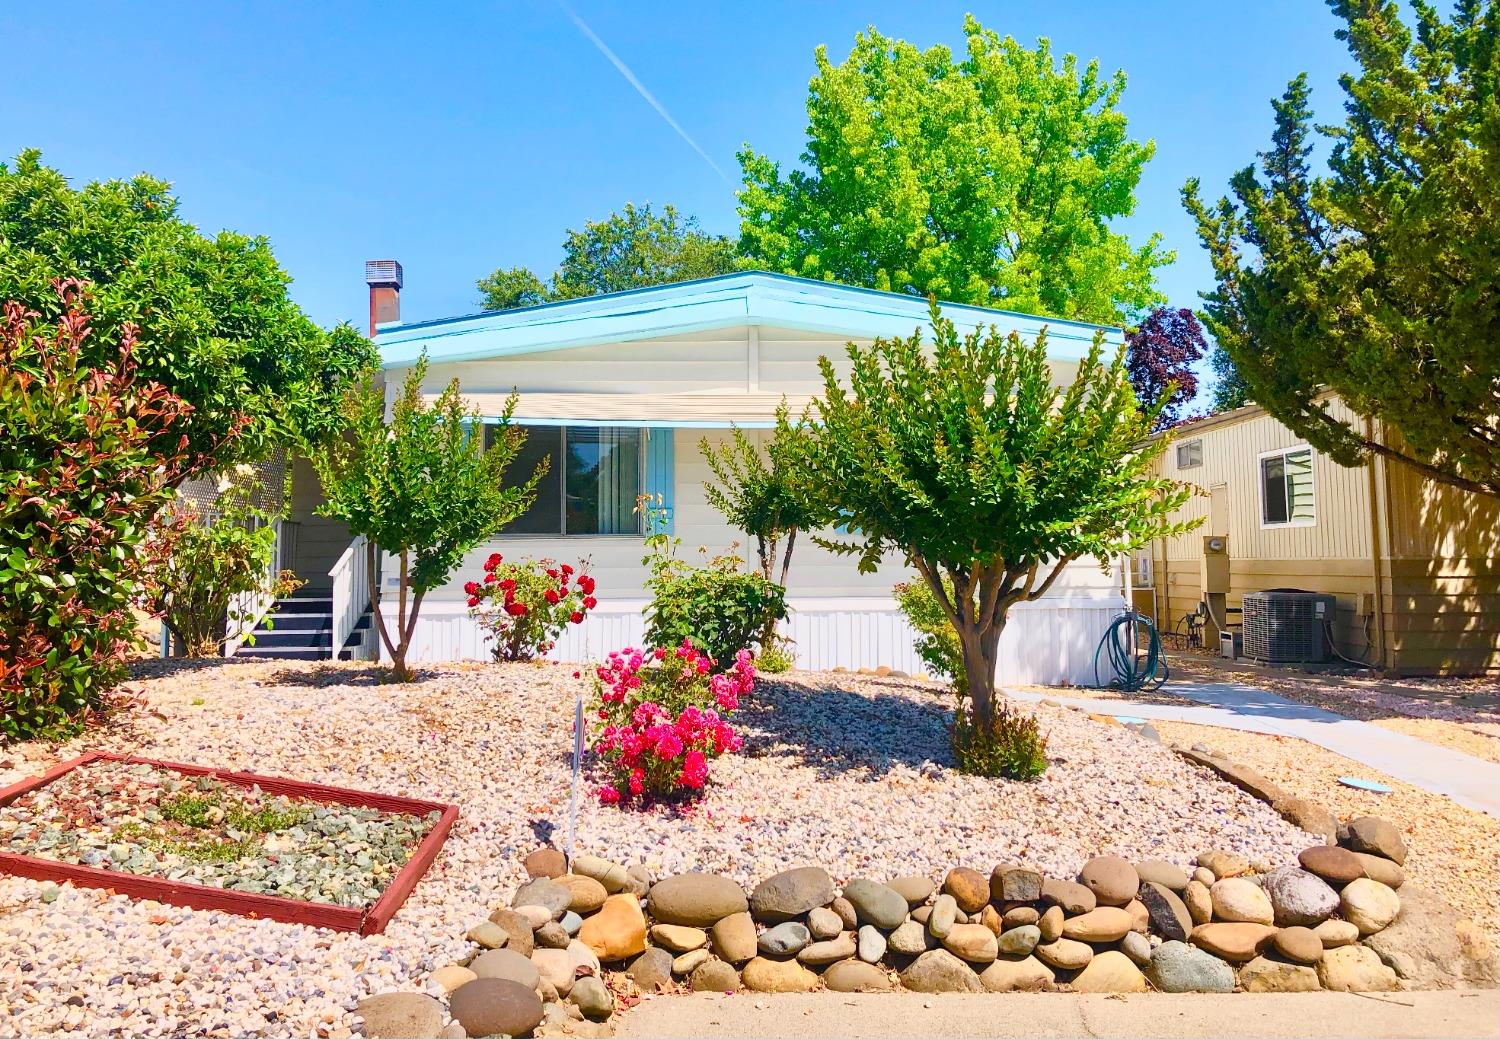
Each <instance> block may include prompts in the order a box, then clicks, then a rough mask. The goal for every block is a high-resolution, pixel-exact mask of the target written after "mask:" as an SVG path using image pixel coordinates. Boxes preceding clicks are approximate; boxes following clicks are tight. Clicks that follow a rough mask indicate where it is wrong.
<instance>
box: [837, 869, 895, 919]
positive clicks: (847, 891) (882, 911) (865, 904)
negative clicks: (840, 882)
mask: <svg viewBox="0 0 1500 1039" xmlns="http://www.w3.org/2000/svg"><path fill="white" fill-rule="evenodd" d="M844 897H845V898H847V899H848V900H849V904H850V905H852V906H854V912H855V915H856V916H857V917H858V918H859V922H860V923H862V924H874V925H875V926H876V927H878V928H880V929H881V930H882V931H889V930H892V929H894V928H897V927H900V926H901V922H902V921H903V920H905V919H906V910H907V905H906V899H905V898H903V897H902V896H901V893H900V892H899V891H896V890H894V889H892V888H889V887H886V886H885V885H884V884H877V883H876V882H875V881H873V880H867V879H866V878H864V877H856V878H855V879H854V880H851V881H849V883H847V884H845V885H844Z"/></svg>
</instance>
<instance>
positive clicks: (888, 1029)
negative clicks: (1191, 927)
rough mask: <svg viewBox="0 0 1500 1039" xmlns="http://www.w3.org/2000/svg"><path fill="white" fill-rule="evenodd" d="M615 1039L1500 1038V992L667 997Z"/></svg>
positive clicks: (626, 1019) (642, 1009)
mask: <svg viewBox="0 0 1500 1039" xmlns="http://www.w3.org/2000/svg"><path fill="white" fill-rule="evenodd" d="M615 1034H616V1035H618V1036H621V1037H632V1036H638V1037H644V1036H694V1037H697V1036H705V1035H711V1036H725V1037H729V1036H837V1037H847V1039H854V1037H861V1039H865V1037H868V1039H882V1037H887V1036H888V1037H890V1039H906V1037H933V1039H936V1037H944V1039H948V1037H951V1039H978V1037H992V1039H1060V1037H1074V1036H1090V1037H1092V1039H1154V1037H1157V1036H1172V1037H1174V1039H1190V1037H1194V1036H1214V1037H1215V1039H1252V1037H1253V1039H1281V1037H1300V1036H1309V1035H1315V1036H1318V1037H1319V1039H1336V1037H1340V1036H1350V1037H1354V1036H1358V1037H1362V1039H1397V1037H1402V1039H1427V1037H1434V1039H1436V1037H1439V1036H1442V1037H1463V1039H1469V1037H1493V1036H1496V1035H1497V1034H1500V993H1497V992H1496V991H1495V990H1493V989H1491V990H1488V991H1482V992H1394V993H1390V994H1382V995H1373V994H1371V995H1365V996H1361V995H1355V994H1352V993H1346V992H1305V993H1296V994H1264V995H1249V994H1247V993H1243V992H1242V993H1236V994H1232V995H1222V996H1209V995H1180V996H1173V995H1166V994H1163V993H1154V992H1153V993H1143V994H1140V995H1131V996H1103V995H1076V994H1067V993H1057V992H1031V993H1017V992H1012V993H1004V994H998V993H986V994H984V995H972V996H970V995H920V994H917V993H910V992H903V993H899V994H896V993H884V994H867V995H845V994H841V993H837V992H815V993H810V994H806V995H776V996H765V995H759V994H757V993H754V992H740V993H735V994H734V995H730V996H720V995H711V994H709V993H697V994H695V995H684V996H660V997H657V998H655V999H650V1000H647V1001H646V1002H644V1003H642V1004H641V1005H640V1006H637V1007H634V1008H633V1009H631V1010H630V1011H628V1012H626V1013H625V1014H623V1015H621V1016H620V1017H619V1018H617V1019H616V1031H615Z"/></svg>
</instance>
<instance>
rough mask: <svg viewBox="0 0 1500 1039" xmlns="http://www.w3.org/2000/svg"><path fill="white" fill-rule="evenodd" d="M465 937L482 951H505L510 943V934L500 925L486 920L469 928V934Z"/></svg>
mask: <svg viewBox="0 0 1500 1039" xmlns="http://www.w3.org/2000/svg"><path fill="white" fill-rule="evenodd" d="M464 937H465V938H467V939H469V941H471V942H473V943H474V944H475V945H477V946H479V947H480V948H481V949H503V948H504V947H505V945H506V944H507V943H508V942H509V941H510V932H508V931H507V930H506V929H505V928H503V927H501V926H500V925H499V924H492V923H490V922H489V921H488V920H486V921H484V922H483V923H479V924H475V925H474V926H473V927H471V928H469V933H468V934H466V935H464Z"/></svg>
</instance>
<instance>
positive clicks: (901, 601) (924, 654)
mask: <svg viewBox="0 0 1500 1039" xmlns="http://www.w3.org/2000/svg"><path fill="white" fill-rule="evenodd" d="M949 587H950V590H951V587H952V586H951V585H950V586H949ZM894 593H895V596H896V605H898V606H899V607H901V612H902V613H903V614H905V615H906V619H907V621H908V623H910V624H911V626H912V627H913V628H915V629H916V632H917V640H916V646H915V648H916V651H917V656H919V657H921V658H922V663H924V664H926V665H927V670H928V671H929V672H931V673H932V674H934V675H936V676H938V677H939V678H946V679H947V680H948V681H949V682H950V683H952V685H953V691H954V692H956V693H958V695H959V699H960V700H962V699H963V698H964V697H965V696H966V695H967V694H968V682H967V680H966V679H965V677H964V652H963V647H962V646H960V645H959V642H958V633H957V632H955V631H954V630H953V625H952V624H950V623H949V622H948V615H947V614H945V613H944V612H943V608H942V606H940V605H939V604H938V601H937V596H935V595H933V594H932V589H931V588H928V587H927V585H926V583H925V582H922V581H913V582H911V583H910V584H898V585H897V586H896V587H895V589H894Z"/></svg>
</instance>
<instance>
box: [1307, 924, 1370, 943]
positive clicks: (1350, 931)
mask: <svg viewBox="0 0 1500 1039" xmlns="http://www.w3.org/2000/svg"><path fill="white" fill-rule="evenodd" d="M1313 934H1315V935H1317V936H1318V941H1320V942H1322V943H1323V948H1325V949H1337V948H1339V947H1340V946H1343V945H1353V944H1354V943H1355V942H1357V941H1359V928H1358V927H1355V926H1354V925H1353V924H1351V923H1350V922H1349V921H1348V920H1324V921H1323V922H1322V923H1320V924H1319V925H1318V926H1317V927H1314V928H1313ZM1372 937H1373V935H1372Z"/></svg>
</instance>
